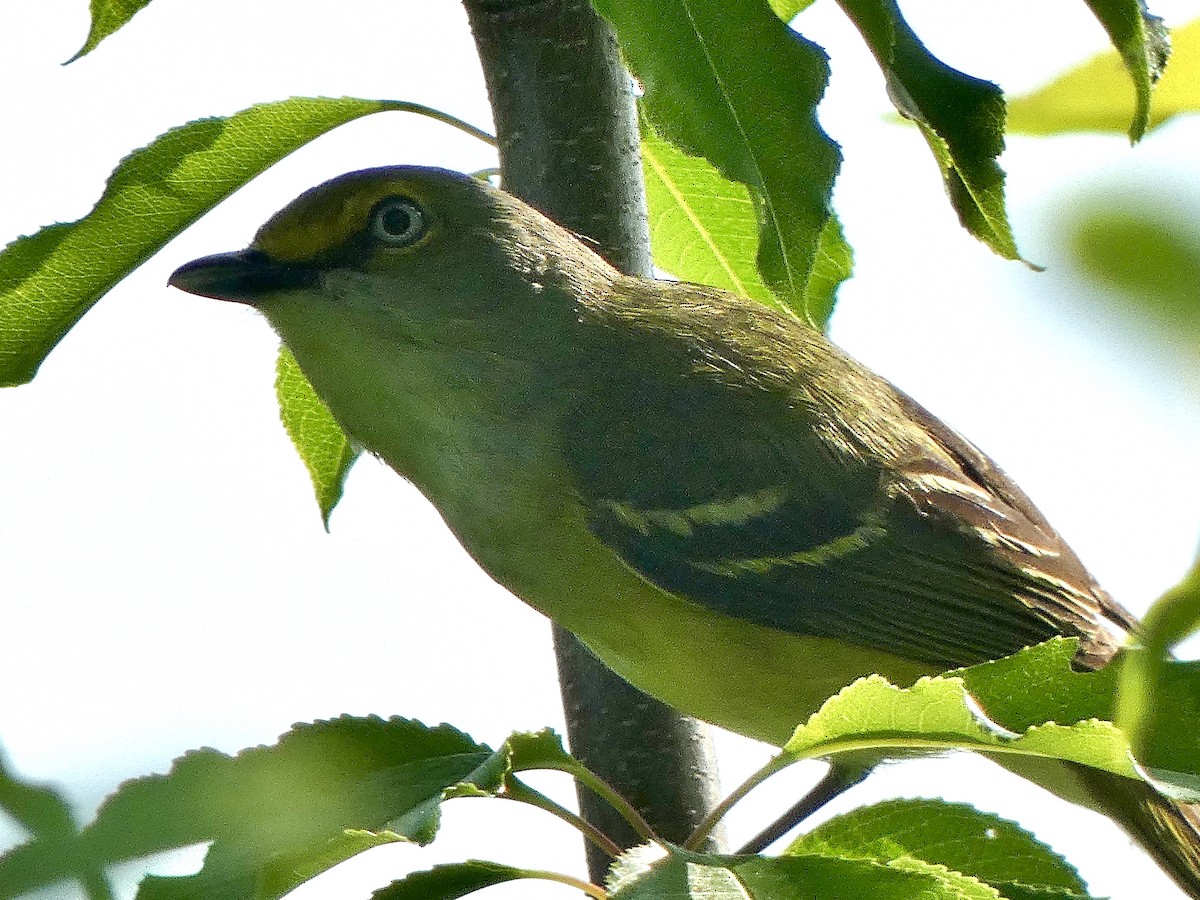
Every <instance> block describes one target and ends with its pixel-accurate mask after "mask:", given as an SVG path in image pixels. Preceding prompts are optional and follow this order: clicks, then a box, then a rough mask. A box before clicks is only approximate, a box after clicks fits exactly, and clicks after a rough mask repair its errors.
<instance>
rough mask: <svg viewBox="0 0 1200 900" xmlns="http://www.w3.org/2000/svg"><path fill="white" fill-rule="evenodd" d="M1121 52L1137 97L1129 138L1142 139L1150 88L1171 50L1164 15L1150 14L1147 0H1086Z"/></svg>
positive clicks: (1132, 139)
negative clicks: (1163, 19) (1162, 17)
mask: <svg viewBox="0 0 1200 900" xmlns="http://www.w3.org/2000/svg"><path fill="white" fill-rule="evenodd" d="M1084 2H1085V3H1087V5H1088V6H1089V7H1091V10H1092V12H1093V13H1094V14H1095V16H1096V18H1097V19H1099V20H1100V24H1101V25H1103V26H1104V30H1105V31H1107V32H1108V39H1109V40H1110V41H1112V45H1113V46H1114V47H1115V48H1116V50H1117V53H1118V54H1120V57H1121V61H1122V63H1123V64H1124V66H1125V70H1126V71H1127V72H1128V73H1129V77H1130V78H1131V79H1132V80H1133V89H1134V95H1135V97H1136V101H1135V103H1134V113H1133V118H1132V121H1131V122H1130V124H1129V126H1128V128H1129V139H1130V140H1131V141H1134V142H1136V141H1139V140H1141V138H1142V135H1143V134H1145V133H1146V126H1147V124H1148V122H1149V119H1150V89H1151V88H1152V87H1153V86H1154V82H1156V81H1157V80H1158V79H1159V76H1161V75H1162V71H1163V67H1164V66H1165V65H1166V64H1167V56H1168V55H1169V54H1170V49H1171V45H1170V41H1169V40H1168V38H1167V30H1166V28H1165V27H1164V25H1163V22H1162V19H1160V18H1158V17H1157V16H1153V15H1151V14H1150V13H1149V12H1148V11H1147V9H1146V4H1145V0H1084Z"/></svg>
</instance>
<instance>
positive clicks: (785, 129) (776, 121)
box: [595, 0, 841, 328]
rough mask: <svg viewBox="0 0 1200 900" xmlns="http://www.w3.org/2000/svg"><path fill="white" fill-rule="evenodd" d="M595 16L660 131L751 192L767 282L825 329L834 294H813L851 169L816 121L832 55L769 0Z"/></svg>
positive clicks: (643, 3) (822, 289)
mask: <svg viewBox="0 0 1200 900" xmlns="http://www.w3.org/2000/svg"><path fill="white" fill-rule="evenodd" d="M595 6H596V9H597V11H598V12H599V13H600V14H601V15H603V16H604V17H605V18H606V19H608V20H609V22H611V23H612V25H613V27H614V29H615V31H616V33H617V38H618V40H619V41H620V43H621V50H622V52H623V53H624V56H625V59H626V61H627V62H628V63H629V65H630V67H631V68H632V70H633V71H634V73H635V74H636V75H637V76H638V78H639V79H640V80H641V82H642V85H643V87H644V88H645V96H644V98H643V100H642V105H643V110H644V112H645V114H646V116H647V117H648V119H649V121H650V123H651V124H652V125H653V127H654V130H655V131H656V132H657V133H658V134H659V135H660V136H661V137H662V138H664V139H666V140H668V141H670V142H671V143H672V144H674V145H675V146H676V147H678V148H679V149H680V150H681V151H683V152H684V153H687V154H689V155H691V156H702V157H704V158H705V159H707V160H708V161H709V162H710V163H711V164H712V165H713V166H714V167H715V168H716V169H717V171H718V172H720V174H721V175H722V176H723V177H724V178H726V179H729V180H731V181H737V182H740V183H742V184H744V185H746V186H747V187H749V188H750V196H751V198H752V200H753V203H754V212H755V218H756V220H757V222H758V228H759V247H758V269H759V271H760V272H761V273H762V278H763V281H764V282H765V283H766V284H767V286H768V287H769V288H770V289H771V290H772V291H773V292H774V293H775V295H776V296H777V297H778V299H779V302H780V303H781V304H782V305H783V306H784V307H786V308H787V309H789V310H791V311H792V312H793V313H794V314H795V315H796V316H797V317H799V318H800V319H801V320H803V321H805V322H808V323H809V324H811V325H813V326H814V327H818V328H820V327H823V326H824V324H825V321H826V319H827V317H828V312H829V306H830V302H829V296H828V284H826V283H822V284H821V285H820V286H819V290H818V289H816V288H815V287H814V285H813V284H812V280H813V266H814V261H815V259H816V257H817V255H818V252H819V246H820V242H821V238H822V232H823V231H824V230H825V228H826V223H827V222H828V221H829V217H830V209H829V196H830V191H831V189H832V187H833V179H834V176H835V174H836V173H837V169H838V166H839V165H840V162H841V154H840V153H839V151H838V149H837V146H836V145H835V144H834V143H833V141H831V140H830V139H829V138H828V137H827V136H826V135H825V133H824V132H823V131H822V130H821V128H820V126H819V125H818V124H817V118H816V105H817V102H818V101H819V100H820V98H821V95H822V94H823V93H824V91H825V85H826V82H827V81H828V78H829V66H828V61H827V59H826V56H825V53H824V52H823V51H822V50H821V49H820V48H819V47H817V46H816V45H815V44H812V43H811V42H809V41H807V40H805V39H804V38H802V37H800V36H799V35H797V34H795V33H794V32H792V31H789V30H788V28H787V26H786V25H784V24H783V23H782V22H781V21H780V20H779V17H778V16H777V15H776V14H775V13H774V12H773V11H772V9H771V7H769V6H768V5H767V3H766V2H765V0H737V2H730V0H596V3H595ZM833 239H834V234H832V233H829V234H827V236H826V240H828V241H832V240H833ZM833 255H837V256H840V255H841V254H840V253H839V254H833Z"/></svg>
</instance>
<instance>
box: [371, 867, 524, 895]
mask: <svg viewBox="0 0 1200 900" xmlns="http://www.w3.org/2000/svg"><path fill="white" fill-rule="evenodd" d="M540 874H542V873H536V872H531V871H529V870H526V869H517V868H514V867H513V866H505V865H501V864H500V863H493V862H483V861H482V860H475V859H472V860H468V861H466V862H462V863H457V864H454V865H447V866H435V867H434V868H432V869H430V870H429V871H427V872H413V873H412V874H411V875H408V876H407V877H405V878H402V879H400V880H399V881H393V882H392V883H391V884H390V885H388V886H387V887H385V888H380V889H379V890H377V891H375V893H373V894H372V895H371V900H456V898H458V897H465V896H466V895H467V894H473V893H474V892H475V891H481V890H483V889H484V888H487V887H491V886H493V885H496V884H503V883H504V882H506V881H516V880H518V879H521V878H536V877H538V876H539V875H540Z"/></svg>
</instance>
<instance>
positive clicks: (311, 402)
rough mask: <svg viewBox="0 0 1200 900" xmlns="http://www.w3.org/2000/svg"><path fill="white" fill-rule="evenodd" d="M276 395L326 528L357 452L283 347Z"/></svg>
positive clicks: (277, 364)
mask: <svg viewBox="0 0 1200 900" xmlns="http://www.w3.org/2000/svg"><path fill="white" fill-rule="evenodd" d="M275 396H276V397H277V398H278V400H279V417H280V419H281V420H282V421H283V427H284V429H286V431H287V433H288V436H289V437H290V438H291V439H292V444H294V445H295V447H296V452H297V453H298V454H300V459H301V460H303V461H304V465H305V467H306V468H307V469H308V474H309V477H310V478H311V479H312V484H313V490H314V492H315V493H316V496H317V505H318V506H319V507H320V509H321V520H322V521H323V522H324V523H325V527H326V528H328V527H329V515H330V513H332V512H333V508H334V507H335V506H337V503H338V501H339V500H340V499H341V498H342V488H343V486H344V485H345V483H346V476H347V475H348V474H349V472H350V467H351V466H352V465H354V461H355V460H356V459H358V456H359V452H360V451H359V450H358V448H356V447H355V446H354V445H353V444H351V443H350V439H349V438H348V437H346V433H345V432H344V431H342V428H341V426H340V425H338V423H337V421H336V420H335V419H334V418H333V414H332V413H330V411H329V407H327V406H326V405H325V404H324V403H323V402H322V401H321V398H320V397H318V396H317V392H316V391H315V390H314V389H313V386H312V385H311V384H309V381H308V379H307V378H305V377H304V373H303V372H301V371H300V364H299V363H297V362H296V357H294V356H292V354H291V352H290V351H289V350H288V349H287V348H286V347H280V349H279V358H278V360H277V361H276V364H275Z"/></svg>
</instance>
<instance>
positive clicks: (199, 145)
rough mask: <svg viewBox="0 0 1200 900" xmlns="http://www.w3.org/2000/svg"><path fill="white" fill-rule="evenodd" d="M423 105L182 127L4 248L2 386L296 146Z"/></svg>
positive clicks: (0, 272)
mask: <svg viewBox="0 0 1200 900" xmlns="http://www.w3.org/2000/svg"><path fill="white" fill-rule="evenodd" d="M385 110H402V111H406V112H415V113H419V114H421V115H426V116H430V117H432V118H436V119H438V120H440V121H444V122H447V123H449V124H452V125H455V126H456V127H459V128H462V129H464V130H466V131H469V132H470V133H472V134H475V135H477V136H480V137H483V138H485V139H486V138H487V136H486V135H484V134H483V133H482V132H479V131H477V130H476V129H472V128H471V126H469V125H466V124H465V123H462V122H459V121H458V120H456V119H453V118H452V117H450V116H447V115H445V114H444V113H440V112H437V111H436V110H431V109H429V108H428V107H424V106H420V105H418V104H415V103H404V102H400V101H390V100H357V99H354V98H348V97H343V98H341V99H331V98H327V97H318V98H311V97H293V98H292V99H290V100H283V101H280V102H278V103H264V104H260V105H258V106H252V107H250V108H249V109H246V110H243V111H242V112H239V113H236V114H234V115H232V116H228V117H226V118H213V119H200V120H198V121H195V122H191V123H189V124H187V125H183V126H181V127H179V128H174V129H172V130H171V131H168V132H167V133H166V134H164V135H162V136H161V137H159V138H156V139H155V140H154V141H153V142H151V143H150V144H149V145H148V146H146V147H143V148H142V149H140V150H136V151H134V152H133V153H131V154H130V155H129V156H127V157H126V158H125V159H124V160H122V161H121V163H120V165H118V166H117V169H116V171H114V172H113V174H112V175H111V176H110V177H109V179H108V184H107V185H106V186H105V189H104V194H103V195H102V196H101V198H100V200H99V202H98V203H97V204H96V206H95V207H94V208H93V209H92V211H91V212H90V213H88V214H87V215H86V216H84V217H83V218H82V219H79V220H78V221H76V222H71V223H67V224H59V225H51V226H49V227H48V228H43V229H42V230H41V231H39V232H38V233H37V234H35V235H32V236H29V237H22V238H18V239H17V240H16V241H14V242H13V243H11V244H9V245H8V247H6V248H5V249H4V251H3V252H2V253H0V385H14V384H23V383H25V382H27V381H29V380H30V379H31V378H33V376H34V374H35V373H36V372H37V369H38V366H39V365H41V363H42V361H43V360H44V359H45V357H46V354H48V353H49V352H50V351H51V350H52V349H53V347H54V345H55V344H57V343H58V342H59V341H60V340H61V339H62V337H63V335H65V334H66V333H67V332H68V331H69V330H70V329H71V327H72V326H73V325H74V324H75V323H76V322H77V321H79V318H80V317H81V316H82V315H83V314H84V313H85V312H87V311H88V310H89V309H90V308H91V307H92V305H93V304H94V303H95V302H96V301H97V300H99V299H100V298H101V297H102V296H104V294H106V293H107V292H108V291H109V290H110V289H111V288H112V287H113V286H114V285H115V284H116V283H117V282H119V281H120V280H121V279H122V278H124V277H125V276H126V275H128V274H129V273H130V272H132V271H133V270H134V269H136V268H137V267H138V266H140V265H141V264H142V263H144V262H145V261H146V260H147V259H149V258H150V257H151V256H153V255H154V254H155V253H156V252H158V250H160V249H161V248H162V247H163V245H164V244H166V243H167V241H169V240H171V238H173V237H175V235H177V234H179V232H181V231H182V230H183V229H184V228H186V227H187V226H188V225H190V224H191V223H192V222H194V221H196V219H198V218H199V217H200V216H201V215H203V214H204V213H205V212H207V211H208V210H209V209H211V208H212V207H214V206H216V205H217V204H218V203H220V202H221V201H222V200H224V199H225V198H226V197H228V196H229V195H230V194H231V193H233V192H234V191H235V190H237V189H238V188H239V187H241V186H242V185H243V184H245V183H246V182H247V181H249V180H250V179H251V178H253V177H254V176H255V175H258V174H259V173H260V172H262V171H263V170H265V169H267V168H269V167H270V166H272V165H274V164H275V163H276V162H278V161H279V160H280V159H282V158H283V157H285V156H287V155H288V154H289V153H291V152H292V151H294V150H296V149H298V148H299V147H302V146H303V145H304V144H306V143H308V142H309V141H311V140H312V139H313V138H315V137H318V136H319V135H322V134H324V133H325V132H327V131H329V130H330V129H332V128H336V127H337V126H338V125H343V124H345V123H346V122H350V121H352V120H354V119H357V118H360V117H362V116H366V115H370V114H371V113H377V112H383V111H385Z"/></svg>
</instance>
